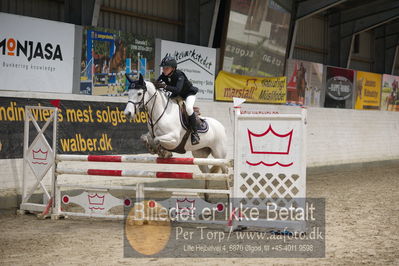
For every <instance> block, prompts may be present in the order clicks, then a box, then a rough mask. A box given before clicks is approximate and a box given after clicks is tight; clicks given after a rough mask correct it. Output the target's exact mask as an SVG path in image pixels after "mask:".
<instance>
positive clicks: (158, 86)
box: [154, 82, 167, 89]
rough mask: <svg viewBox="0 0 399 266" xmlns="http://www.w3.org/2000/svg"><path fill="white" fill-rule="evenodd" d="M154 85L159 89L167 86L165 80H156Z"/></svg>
mask: <svg viewBox="0 0 399 266" xmlns="http://www.w3.org/2000/svg"><path fill="white" fill-rule="evenodd" d="M154 85H155V88H157V89H165V88H166V86H167V85H166V83H165V82H156V83H155V84H154Z"/></svg>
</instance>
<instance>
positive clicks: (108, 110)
mask: <svg viewBox="0 0 399 266" xmlns="http://www.w3.org/2000/svg"><path fill="white" fill-rule="evenodd" d="M26 105H32V106H51V107H52V106H57V107H58V108H59V111H58V112H59V113H58V153H65V154H98V155H106V154H137V153H146V152H147V150H146V148H145V146H144V145H143V144H142V141H141V140H140V136H141V135H142V134H144V133H145V132H147V131H148V129H147V115H146V113H144V112H140V113H138V115H136V117H135V119H133V120H132V121H128V120H127V119H126V117H125V115H124V114H123V110H124V109H125V105H126V104H125V103H111V102H94V101H93V102H91V101H90V102H89V101H70V100H61V101H60V100H56V99H54V100H48V99H32V98H14V97H0V136H2V137H1V139H0V159H14V158H22V157H23V143H24V137H23V134H24V114H25V106H26ZM50 115H51V114H49V113H48V112H47V113H46V112H45V111H43V112H42V111H40V112H39V111H38V112H36V113H34V116H35V118H36V119H37V120H38V121H39V126H43V124H44V121H45V120H46V119H47V118H48V117H49V116H50ZM47 132H52V129H50V130H47ZM30 133H31V135H32V136H35V135H37V132H36V129H35V128H34V127H31V132H30ZM51 141H52V140H49V143H51Z"/></svg>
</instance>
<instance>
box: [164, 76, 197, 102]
mask: <svg viewBox="0 0 399 266" xmlns="http://www.w3.org/2000/svg"><path fill="white" fill-rule="evenodd" d="M157 81H163V82H165V83H166V85H167V86H166V88H165V89H166V90H167V91H170V92H172V95H171V97H177V96H180V97H182V98H183V99H186V98H187V97H188V96H189V95H195V94H197V92H198V88H197V87H194V86H193V84H192V83H191V82H190V81H189V80H188V78H187V77H186V75H185V74H184V72H183V71H181V70H178V69H175V70H174V71H173V73H172V74H171V75H170V76H165V75H164V74H161V75H160V76H159V78H158V80H157Z"/></svg>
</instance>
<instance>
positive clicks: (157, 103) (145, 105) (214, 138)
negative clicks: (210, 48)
mask: <svg viewBox="0 0 399 266" xmlns="http://www.w3.org/2000/svg"><path fill="white" fill-rule="evenodd" d="M126 78H127V79H128V80H129V82H130V85H129V100H128V103H127V105H126V108H125V111H124V113H125V115H126V117H127V118H129V119H132V118H133V117H134V115H135V114H136V113H137V112H138V110H139V109H144V110H145V111H146V112H147V113H148V123H147V124H148V130H149V133H147V134H146V135H143V136H142V137H141V138H142V140H143V141H144V142H145V143H146V145H147V148H148V149H149V151H150V152H151V153H152V154H154V153H157V154H158V155H159V156H160V157H171V156H172V153H171V152H177V153H185V152H186V151H191V153H192V154H193V157H195V158H207V157H208V156H209V155H210V154H211V155H212V156H213V157H214V158H220V159H224V158H226V147H225V142H226V140H227V138H226V132H225V128H224V126H223V125H222V124H221V123H220V122H219V121H217V120H215V119H213V118H211V117H203V118H202V117H201V118H202V119H203V120H205V121H206V122H207V123H208V130H207V131H206V132H203V133H201V131H200V130H199V131H198V134H199V136H200V138H201V140H200V143H199V144H197V145H191V141H190V138H189V136H190V131H188V132H187V130H186V129H185V128H184V127H183V126H182V123H181V120H180V110H179V105H178V103H177V100H176V99H171V98H169V94H168V93H167V92H164V91H161V90H157V89H156V88H155V86H154V84H153V83H152V82H149V81H144V79H143V77H142V75H140V78H139V80H132V79H131V78H130V77H129V76H128V75H126ZM187 139H188V141H187ZM199 168H200V170H201V172H203V173H209V172H212V173H215V172H223V173H226V172H227V168H226V167H220V166H214V167H212V169H209V168H208V166H199ZM206 187H208V182H206Z"/></svg>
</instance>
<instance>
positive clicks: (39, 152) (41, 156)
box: [32, 148, 48, 161]
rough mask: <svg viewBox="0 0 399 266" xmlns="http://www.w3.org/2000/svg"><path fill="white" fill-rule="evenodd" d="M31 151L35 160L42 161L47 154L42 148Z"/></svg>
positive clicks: (45, 158)
mask: <svg viewBox="0 0 399 266" xmlns="http://www.w3.org/2000/svg"><path fill="white" fill-rule="evenodd" d="M32 152H33V159H35V160H43V161H45V160H47V154H48V151H45V152H44V151H42V149H41V148H40V149H39V150H36V151H35V150H32Z"/></svg>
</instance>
